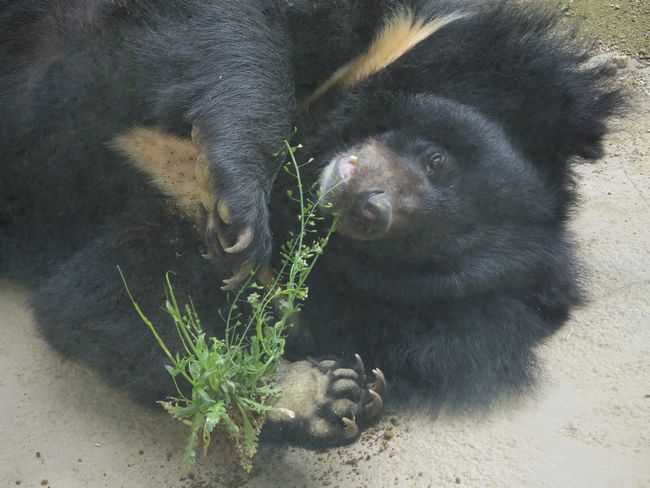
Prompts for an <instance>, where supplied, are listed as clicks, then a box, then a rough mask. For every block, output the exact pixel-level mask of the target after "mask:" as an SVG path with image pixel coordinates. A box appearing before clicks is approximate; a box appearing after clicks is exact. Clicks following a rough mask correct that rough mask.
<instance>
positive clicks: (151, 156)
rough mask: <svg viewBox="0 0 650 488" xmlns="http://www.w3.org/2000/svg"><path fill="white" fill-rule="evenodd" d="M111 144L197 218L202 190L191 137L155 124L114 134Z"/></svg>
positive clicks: (186, 212)
mask: <svg viewBox="0 0 650 488" xmlns="http://www.w3.org/2000/svg"><path fill="white" fill-rule="evenodd" d="M111 146H112V147H113V148H114V149H116V150H118V151H119V152H120V153H122V154H123V155H125V156H126V157H127V158H128V159H129V161H130V162H131V164H132V165H133V166H134V167H135V168H137V169H138V170H139V171H141V172H142V173H144V174H145V175H146V176H147V177H148V178H149V180H150V182H151V183H152V184H153V185H154V186H155V187H156V188H158V189H159V190H160V191H162V192H163V193H164V194H165V195H167V196H169V197H170V198H171V200H172V201H173V202H174V204H175V205H176V207H178V209H179V210H181V211H182V212H183V213H184V214H185V215H187V216H188V217H190V218H191V219H193V220H195V221H197V220H198V208H199V205H200V202H201V198H200V196H201V190H200V186H199V183H198V182H197V180H196V172H195V165H196V159H197V157H198V156H199V152H200V151H199V148H198V147H197V146H196V145H195V144H194V143H193V142H192V141H191V140H190V139H181V138H179V137H176V136H173V135H171V134H167V133H165V132H163V131H162V130H160V129H158V128H149V127H135V128H133V129H131V130H129V131H128V132H126V133H124V134H122V135H120V136H118V137H116V138H115V139H114V140H113V142H112V144H111Z"/></svg>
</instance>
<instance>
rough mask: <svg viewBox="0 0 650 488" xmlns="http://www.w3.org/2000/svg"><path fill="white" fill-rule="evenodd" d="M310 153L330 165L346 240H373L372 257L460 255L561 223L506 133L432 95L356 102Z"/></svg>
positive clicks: (327, 201)
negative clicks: (397, 250)
mask: <svg viewBox="0 0 650 488" xmlns="http://www.w3.org/2000/svg"><path fill="white" fill-rule="evenodd" d="M331 141H335V143H336V144H335V145H332V142H331ZM305 152H306V153H309V154H310V155H312V154H313V155H316V157H317V160H320V161H325V162H326V166H325V167H324V168H323V169H322V170H320V171H321V173H320V191H321V195H322V197H321V199H322V201H323V203H324V205H323V207H324V208H326V209H327V210H326V211H328V212H331V213H334V214H338V215H340V217H339V227H338V232H340V233H341V234H344V235H345V236H347V237H349V238H350V239H352V240H355V241H373V242H374V243H375V244H374V245H373V244H370V243H368V244H366V245H365V248H366V249H367V250H368V251H371V250H372V248H373V247H374V248H375V249H376V250H379V249H381V248H387V249H388V248H390V247H392V246H391V245H392V244H396V245H400V246H402V247H403V246H409V247H417V248H418V249H419V251H418V252H419V253H424V254H428V253H437V254H440V253H442V255H445V256H448V255H449V253H451V254H454V255H458V254H462V252H463V250H466V248H467V246H470V245H475V244H478V241H486V240H488V241H489V240H495V239H500V238H503V236H504V235H506V234H508V233H510V234H511V233H512V232H513V229H528V228H531V227H534V226H540V225H541V226H544V225H546V224H548V223H551V222H552V221H553V219H554V215H555V212H554V210H555V205H556V202H555V199H554V193H553V191H552V190H551V189H550V188H548V183H547V182H546V181H545V179H544V178H543V177H542V176H541V175H540V174H539V173H538V171H537V170H536V169H535V168H534V167H533V165H532V164H530V163H529V162H528V161H526V160H525V159H524V158H522V156H521V155H520V154H519V153H518V151H517V150H516V149H515V148H513V147H512V145H511V143H510V142H509V139H508V136H507V134H506V133H505V132H504V131H503V130H502V129H501V128H500V127H499V126H498V125H497V124H495V123H493V122H491V121H490V120H488V119H487V118H486V117H484V116H483V115H481V114H480V113H478V112H477V111H476V110H474V109H471V108H469V107H467V106H464V105H461V104H458V103H455V102H453V101H449V100H445V99H441V98H439V97H436V96H433V95H395V94H389V93H384V94H381V93H379V94H375V95H374V96H372V97H367V96H363V94H362V93H359V94H358V95H357V96H352V95H351V96H349V97H347V99H346V100H345V101H344V103H342V104H341V105H340V106H339V108H338V109H337V110H335V111H334V112H332V113H331V114H330V116H329V119H328V121H327V122H326V123H325V124H323V125H322V126H321V127H320V129H319V131H318V133H317V135H316V136H315V137H313V138H312V139H311V140H310V142H309V143H308V144H307V149H306V150H305ZM524 232H525V231H524Z"/></svg>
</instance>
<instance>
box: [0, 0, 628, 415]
mask: <svg viewBox="0 0 650 488" xmlns="http://www.w3.org/2000/svg"><path fill="white" fill-rule="evenodd" d="M399 5H401V6H404V5H406V6H409V7H410V8H412V9H414V10H415V11H416V12H417V13H418V15H420V16H423V17H425V18H431V17H437V16H441V15H444V14H448V13H450V12H454V11H458V10H460V11H462V12H463V13H465V14H466V15H465V16H464V17H462V18H460V19H458V20H456V21H454V22H452V23H451V24H449V25H448V26H446V27H444V28H443V29H441V30H440V31H439V32H436V33H435V34H433V35H432V36H431V37H430V38H427V39H426V40H425V41H423V42H422V43H420V44H419V45H417V46H416V47H415V48H414V49H412V50H411V51H410V52H408V53H407V54H406V55H404V56H402V57H401V58H399V59H398V60H397V61H396V62H394V63H392V64H391V65H390V66H388V67H387V68H386V69H384V70H381V71H380V72H379V73H376V74H374V75H372V76H370V77H369V78H368V79H365V80H363V81H362V82H361V83H360V84H358V85H357V86H355V87H352V88H350V89H346V90H336V89H334V90H331V91H330V92H328V93H326V94H325V95H324V96H323V97H321V98H320V99H318V100H316V101H314V103H313V104H312V105H311V106H310V107H309V109H307V110H304V107H301V106H300V102H301V101H302V100H304V99H305V98H306V97H307V96H308V95H309V94H310V93H312V92H313V90H314V89H315V88H316V87H317V86H318V85H319V84H320V83H322V82H324V81H325V80H326V79H327V78H328V77H329V76H330V75H331V74H332V73H334V71H335V70H336V69H337V68H338V67H340V66H341V65H343V64H345V63H346V62H348V61H349V60H350V59H352V58H353V57H354V56H356V55H359V54H360V53H361V52H362V51H363V49H364V47H365V46H366V45H367V44H368V43H369V42H370V41H371V39H372V37H373V35H374V33H375V32H376V31H377V29H378V27H379V26H380V25H381V23H382V19H385V18H386V16H388V15H389V14H390V13H391V12H394V11H395V8H396V6H399ZM559 22H560V17H559V16H558V15H556V14H554V13H550V12H549V11H548V10H545V9H540V8H538V7H534V6H522V5H517V4H514V3H511V2H503V1H496V2H451V1H427V0H413V1H388V0H385V1H383V0H374V1H370V0H364V1H350V0H337V1H333V2H332V1H306V0H304V1H297V2H284V1H273V0H249V1H241V2H226V1H220V0H210V1H206V0H185V1H182V2H154V1H151V2H150V1H147V0H133V1H125V2H113V1H107V0H106V1H100V0H95V1H92V2H87V1H84V2H81V1H74V0H53V1H49V2H45V1H35V0H34V1H29V2H23V1H21V2H9V3H8V5H6V6H5V7H4V8H3V12H2V13H0V36H1V37H0V56H1V58H0V66H1V68H0V69H2V73H1V76H2V78H1V79H0V86H1V87H2V94H1V96H2V104H3V114H2V127H1V132H0V141H1V144H2V154H0V161H1V166H0V177H1V178H2V182H1V185H2V186H1V188H2V191H1V198H2V206H1V207H0V228H1V229H2V233H1V234H0V246H1V247H0V249H1V250H2V261H1V262H0V268H1V269H2V271H3V272H5V273H7V274H9V275H10V276H13V277H21V278H24V279H30V281H31V283H33V284H36V285H37V288H36V290H35V293H34V298H33V301H32V303H33V306H34V310H35V313H36V317H37V319H38V321H39V324H40V326H41V329H42V331H43V333H44V334H45V336H46V337H47V338H48V340H49V341H50V342H51V343H52V344H53V345H54V346H55V347H57V348H58V349H59V350H61V351H63V352H64V353H65V354H67V355H70V356H72V357H75V358H79V359H82V360H84V361H85V362H87V363H88V364H90V365H92V366H93V367H95V368H97V369H98V370H100V371H101V372H102V373H103V374H104V375H105V376H106V377H107V378H109V379H110V380H111V381H114V382H115V383H117V384H119V385H121V386H123V387H126V388H129V389H130V390H131V391H133V392H134V393H136V394H137V395H139V396H140V397H142V398H146V399H148V400H150V399H159V398H161V397H163V396H164V395H166V394H167V393H169V392H170V391H173V390H172V389H171V388H172V387H171V383H170V380H169V378H168V376H167V373H166V372H165V370H164V369H163V368H162V365H163V364H164V363H165V359H164V357H163V355H162V353H161V352H160V351H159V349H158V346H157V344H156V343H155V341H154V340H152V338H151V336H150V332H149V331H148V330H147V328H146V327H145V326H143V324H141V323H140V319H139V318H138V317H137V315H136V314H135V313H134V311H133V309H132V306H131V304H130V302H129V301H128V298H127V297H126V295H125V293H124V289H123V287H122V284H121V282H120V281H119V277H118V276H117V273H116V270H115V267H116V265H120V266H121V267H122V269H123V271H124V273H125V275H126V276H127V278H128V280H129V284H130V286H131V288H132V290H133V292H134V294H135V296H136V297H137V298H138V300H139V301H140V302H141V305H142V307H143V309H144V310H145V311H146V313H147V314H148V315H149V316H150V317H151V318H152V319H153V321H154V322H155V323H158V324H163V323H165V322H166V320H167V317H166V316H165V312H164V311H163V310H162V309H161V304H162V302H163V293H162V291H163V290H162V280H163V276H164V274H165V272H166V271H170V270H172V271H174V272H176V274H177V283H176V289H177V290H178V291H179V293H180V294H181V295H183V294H186V293H191V295H192V296H193V298H194V300H195V302H196V303H198V304H199V306H200V309H201V312H202V314H203V316H204V317H205V316H207V314H213V313H214V312H215V311H216V309H218V308H219V307H220V306H223V304H224V296H223V294H221V293H220V292H219V291H218V283H219V280H220V279H222V278H223V277H224V275H225V274H226V271H227V270H224V269H221V268H216V269H215V267H214V266H211V265H210V264H209V263H207V262H205V261H204V260H203V259H202V258H201V257H200V252H199V248H200V239H199V238H198V236H197V233H196V230H195V229H194V227H193V226H192V224H191V223H190V222H187V221H185V220H184V219H183V218H182V217H180V216H179V215H177V214H176V213H174V212H173V211H170V210H169V205H168V203H167V202H166V200H165V198H164V197H163V196H162V195H160V194H159V192H157V191H156V190H155V189H153V188H151V187H150V186H149V185H148V184H147V183H146V182H145V180H144V179H143V178H141V177H140V176H139V175H137V174H136V173H135V172H133V170H131V169H130V168H129V167H128V166H127V165H125V164H123V163H122V162H121V161H119V158H118V156H116V155H115V154H114V153H112V152H111V151H110V149H109V148H108V146H107V144H106V143H107V142H109V141H110V140H111V139H112V138H113V137H114V136H115V135H116V134H118V133H120V132H121V131H123V130H124V129H126V128H128V127H129V126H131V125H132V124H135V123H140V124H155V125H159V126H163V127H164V128H166V129H167V130H170V131H172V132H174V133H176V134H179V135H184V136H188V135H189V130H190V126H191V125H197V126H198V127H200V129H201V131H202V133H203V134H204V137H205V140H206V141H207V149H208V152H209V154H210V155H211V156H212V157H213V158H214V160H215V161H216V160H218V161H219V163H218V164H219V166H218V168H217V170H216V171H217V174H218V176H219V177H220V178H221V179H220V181H221V182H222V186H221V188H220V191H222V192H224V193H225V194H227V195H228V196H229V197H230V199H229V202H231V204H232V205H233V212H234V213H235V214H237V215H239V214H246V215H250V216H251V219H252V222H253V224H254V225H255V229H256V233H257V235H258V236H261V238H260V239H259V240H258V241H256V244H255V246H253V248H254V250H253V251H252V252H254V253H255V254H254V257H259V256H264V255H265V254H266V253H267V252H268V248H269V243H270V236H271V233H270V231H269V230H268V220H269V209H270V221H271V224H272V226H273V228H274V235H276V236H278V240H279V241H282V240H283V239H284V236H285V235H286V233H285V230H286V228H287V226H288V225H289V224H290V223H292V222H293V219H294V215H295V213H294V212H293V211H292V210H291V209H290V208H287V205H286V202H285V201H284V199H283V197H282V195H283V194H284V190H283V185H284V184H285V182H284V181H282V180H281V179H280V180H278V181H277V182H276V189H277V195H275V196H273V198H272V199H271V204H270V206H268V205H267V200H268V199H269V198H271V185H272V183H273V181H274V178H275V176H276V173H277V169H278V166H279V164H280V161H278V160H277V158H273V157H272V156H271V155H272V154H273V153H275V152H276V150H277V149H278V147H279V144H280V143H281V141H282V140H283V139H284V138H286V137H287V136H288V135H289V133H290V130H291V128H292V127H293V126H297V127H298V128H299V133H298V136H297V137H298V138H299V139H300V140H301V141H304V142H305V149H304V150H303V152H302V154H304V155H308V156H312V157H314V158H315V159H316V161H317V162H318V163H319V164H320V163H322V165H323V166H324V165H325V164H326V163H327V161H328V160H329V158H331V157H332V156H333V155H335V154H337V153H339V152H340V151H342V150H344V149H345V148H347V147H353V146H355V145H356V144H359V143H361V142H362V141H364V140H367V139H368V138H377V139H379V140H381V141H383V143H385V144H386V146H387V147H390V148H392V150H394V151H395V153H399V154H402V155H404V154H406V153H407V152H408V151H407V150H406V149H404V148H405V147H408V146H409V142H408V141H409V137H412V136H413V135H414V134H430V135H431V134H432V135H431V137H433V138H434V139H437V140H436V142H437V143H439V144H441V145H442V146H444V147H446V148H447V150H448V151H449V153H450V154H451V155H452V160H455V161H460V162H459V163H458V165H457V166H454V168H455V169H454V170H453V171H450V173H449V174H447V173H443V176H442V177H441V179H440V180H438V181H432V182H431V183H430V184H429V186H428V187H427V188H429V190H427V191H426V192H425V194H424V195H421V197H422V198H423V200H422V201H423V202H424V203H423V205H422V208H421V217H422V215H424V217H423V218H421V219H420V220H419V222H420V223H419V224H418V225H419V226H418V229H419V230H418V231H417V232H415V233H412V234H411V235H409V236H408V237H405V238H401V239H393V240H378V241H358V240H353V239H350V238H346V237H345V236H342V235H341V236H339V235H336V236H335V237H334V238H333V239H332V242H331V244H330V247H329V248H328V250H327V252H326V255H325V256H324V258H323V261H322V262H321V263H320V264H319V265H318V267H317V270H316V271H315V274H314V276H313V279H312V280H311V283H310V286H311V291H310V301H309V303H308V305H307V307H306V309H305V311H304V314H303V321H304V322H305V323H306V324H307V325H308V326H309V327H310V329H311V331H312V333H313V338H314V340H313V341H304V342H302V343H301V342H300V341H298V342H297V343H296V344H297V345H296V346H295V347H294V349H293V352H294V354H296V355H300V354H302V355H304V354H316V355H330V356H337V357H338V356H343V355H346V354H350V353H359V354H361V355H362V356H363V357H364V358H365V360H366V362H367V363H369V364H372V365H375V366H379V367H381V368H382V369H383V370H384V372H385V373H386V375H387V377H388V378H389V380H390V381H391V384H392V385H393V386H394V387H395V388H398V389H399V388H403V389H404V390H405V391H409V392H415V393H417V395H418V396H419V397H424V398H426V401H427V402H429V403H430V404H437V403H438V402H440V401H448V402H451V403H453V404H454V405H456V406H459V407H460V406H463V405H475V404H477V403H483V402H487V401H489V400H491V399H493V398H495V397H498V394H499V393H502V392H504V391H505V392H514V391H521V390H522V389H525V388H526V387H527V386H529V385H530V384H531V381H532V379H533V378H534V376H535V371H536V363H535V355H534V347H535V345H536V344H538V343H539V341H540V340H542V339H543V338H544V337H546V336H548V335H549V334H551V333H552V332H554V331H555V330H557V328H558V327H560V326H561V325H562V324H563V323H564V322H565V320H566V319H567V317H568V316H569V313H570V311H571V309H572V307H573V306H575V305H576V304H578V303H579V301H580V298H579V297H580V293H579V291H578V286H577V276H576V265H575V263H574V257H573V250H572V246H571V244H570V236H569V235H568V233H567V230H566V221H567V217H568V214H569V210H570V208H571V204H572V202H573V199H574V197H575V195H574V190H573V178H572V172H571V164H572V163H573V162H574V161H575V158H578V157H581V158H586V159H596V158H598V157H599V156H600V155H601V154H602V146H601V143H602V138H603V136H604V135H605V133H606V126H605V121H606V119H607V118H608V117H609V116H610V115H612V114H613V113H614V112H615V110H616V109H617V107H618V106H619V105H620V96H619V94H618V93H617V92H616V91H615V90H612V89H610V88H607V86H606V83H605V82H606V81H607V80H606V78H607V76H606V74H605V73H604V71H603V70H602V69H600V68H598V67H591V68H588V67H586V66H585V65H584V64H583V63H584V62H585V61H586V60H587V59H588V52H587V51H586V50H584V49H583V47H581V45H580V43H579V42H577V39H576V35H575V34H574V33H572V32H567V33H564V34H561V33H559V32H558V30H561V29H560V27H558V24H559ZM34 32H37V33H38V34H39V35H36V36H35V35H33V34H34ZM405 160H409V159H408V158H407V157H406V156H405ZM411 160H413V158H411V159H410V160H409V161H411ZM312 170H313V174H312V175H311V176H310V178H311V179H312V180H313V181H315V180H316V179H317V178H318V172H319V170H320V168H319V167H315V166H314V167H312ZM386 184H387V185H388V186H390V184H391V182H386ZM443 190H444V191H443ZM267 241H268V242H267ZM276 244H277V243H276ZM246 257H250V255H247V256H246ZM31 277H35V278H33V279H32V278H31ZM213 316H214V315H213ZM212 327H213V329H212V332H213V333H215V334H218V333H219V326H218V324H216V323H215V324H212ZM159 329H160V330H161V331H162V332H163V336H164V338H165V340H167V341H169V342H170V343H174V337H173V332H172V328H169V329H167V328H165V327H164V326H163V325H159ZM303 346H304V348H305V349H303V350H301V347H303ZM399 397H402V395H394V396H393V398H399Z"/></svg>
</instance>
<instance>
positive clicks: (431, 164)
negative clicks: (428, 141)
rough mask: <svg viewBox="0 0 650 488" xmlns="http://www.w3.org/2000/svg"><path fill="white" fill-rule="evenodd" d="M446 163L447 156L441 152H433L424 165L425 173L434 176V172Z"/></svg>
mask: <svg viewBox="0 0 650 488" xmlns="http://www.w3.org/2000/svg"><path fill="white" fill-rule="evenodd" d="M444 162H445V156H444V155H443V154H442V153H440V152H432V153H430V154H428V155H427V158H426V160H425V163H424V171H426V173H427V174H428V175H430V174H433V172H434V171H435V170H436V169H437V168H439V167H440V166H442V164H443V163H444Z"/></svg>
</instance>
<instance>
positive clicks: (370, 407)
mask: <svg viewBox="0 0 650 488" xmlns="http://www.w3.org/2000/svg"><path fill="white" fill-rule="evenodd" d="M368 394H369V395H370V399H371V400H370V403H368V404H367V405H366V406H365V407H364V408H363V414H364V415H365V416H366V417H368V418H372V417H376V416H377V415H379V412H381V409H382V407H383V406H384V402H383V400H382V399H381V397H380V396H379V393H377V392H376V391H374V390H368Z"/></svg>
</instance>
